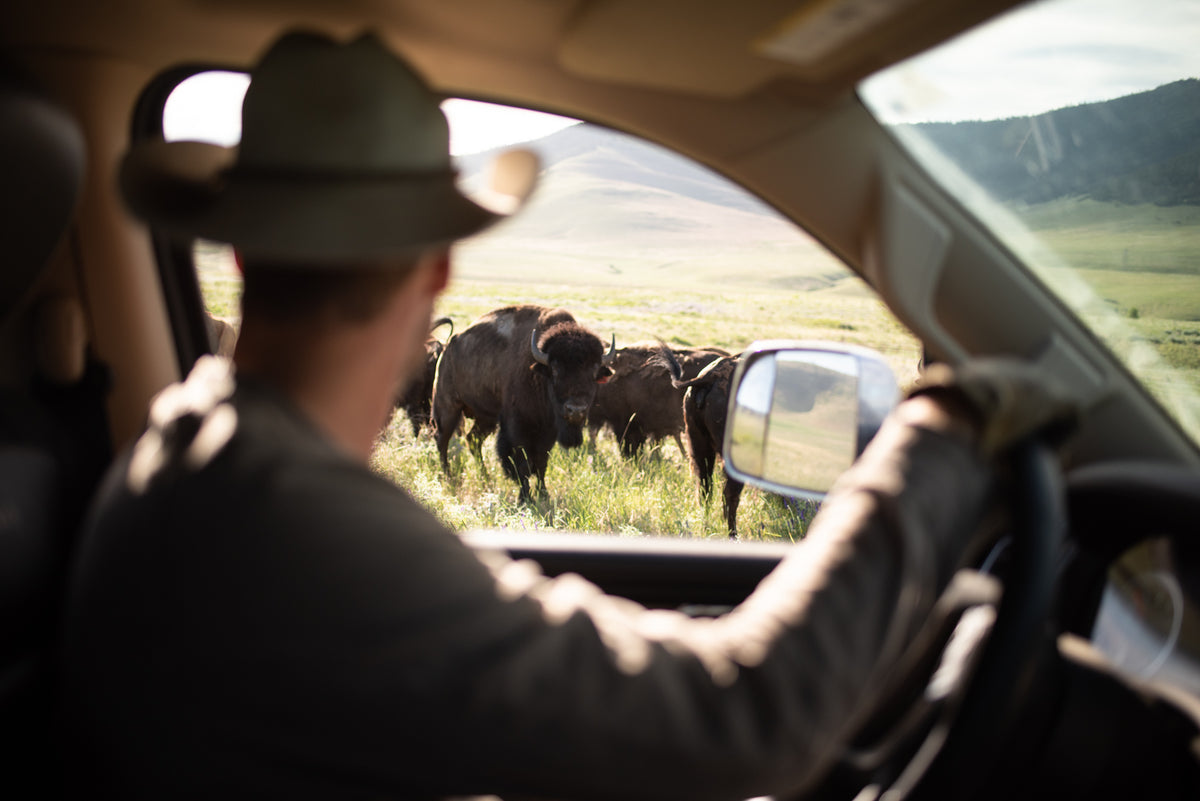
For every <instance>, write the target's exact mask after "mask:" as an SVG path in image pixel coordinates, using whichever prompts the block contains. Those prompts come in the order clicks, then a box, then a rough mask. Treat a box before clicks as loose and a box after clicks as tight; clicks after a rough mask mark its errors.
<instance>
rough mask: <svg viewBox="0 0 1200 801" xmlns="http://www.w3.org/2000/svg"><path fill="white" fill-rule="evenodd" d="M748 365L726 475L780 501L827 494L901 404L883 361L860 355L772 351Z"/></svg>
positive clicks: (832, 349) (737, 393)
mask: <svg viewBox="0 0 1200 801" xmlns="http://www.w3.org/2000/svg"><path fill="white" fill-rule="evenodd" d="M743 359H744V362H743V364H742V366H741V368H740V370H739V374H738V375H737V376H736V377H735V390H734V393H733V395H732V400H731V403H730V415H729V426H728V432H729V433H728V437H727V442H726V448H725V458H726V469H727V470H729V471H730V472H731V473H732V474H733V475H735V476H736V477H737V478H739V479H741V480H743V481H746V482H747V483H751V484H755V485H757V486H760V487H765V488H767V489H772V490H774V491H777V492H781V493H783V494H791V495H802V496H803V495H820V494H823V493H825V492H826V491H827V490H828V489H829V488H830V487H831V486H832V485H833V482H834V481H835V480H836V479H837V477H838V476H840V475H841V474H842V473H843V472H844V471H845V470H846V468H848V467H849V466H850V465H851V464H852V463H853V462H854V460H855V458H857V456H858V454H859V453H861V451H862V448H863V447H865V446H866V443H867V442H868V441H869V440H870V438H871V437H873V436H874V434H875V431H876V430H878V428H879V424H880V423H881V422H882V420H883V417H884V416H886V414H887V413H888V411H890V410H891V408H892V406H893V405H895V402H896V398H897V396H898V390H897V387H896V382H895V378H894V376H893V375H892V372H891V370H890V369H889V368H888V367H887V365H886V364H885V363H884V362H883V361H882V358H875V357H873V356H872V355H871V354H869V353H864V352H860V349H857V348H855V349H851V348H848V347H847V348H839V347H838V346H837V345H834V344H830V345H829V346H823V347H820V348H816V347H803V348H787V347H773V346H769V347H764V348H762V349H760V350H758V351H754V350H753V349H752V350H751V352H750V353H748V354H747V356H744V357H743Z"/></svg>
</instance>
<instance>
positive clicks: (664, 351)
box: [658, 343, 743, 538]
mask: <svg viewBox="0 0 1200 801" xmlns="http://www.w3.org/2000/svg"><path fill="white" fill-rule="evenodd" d="M737 359H738V357H737V356H723V357H721V358H719V359H717V360H716V361H712V362H709V364H708V365H707V366H706V367H705V368H704V369H703V370H701V371H700V373H699V374H698V375H696V377H695V378H690V379H688V378H684V377H683V368H682V366H681V365H680V363H679V361H678V360H677V359H676V358H675V354H674V352H673V351H672V350H671V348H669V347H667V346H666V345H665V344H661V343H660V345H659V349H658V361H659V363H660V364H662V365H665V366H666V368H667V370H668V372H669V373H670V376H671V385H672V386H673V387H675V388H677V389H682V390H683V391H684V392H683V404H682V410H683V426H684V433H685V434H686V435H687V442H688V452H689V454H690V455H691V461H692V470H693V471H694V472H695V474H696V478H697V480H698V481H699V483H700V497H701V498H702V499H703V500H704V502H705V503H707V502H708V499H709V498H710V497H711V496H712V474H713V468H714V467H715V466H716V463H717V456H718V455H720V454H721V449H722V448H723V447H724V443H725V419H726V417H727V415H728V413H729V390H730V387H731V385H732V384H733V372H734V369H735V368H736V367H737ZM723 461H724V460H722V462H723ZM742 486H743V485H742V482H740V481H738V480H736V479H734V478H732V477H731V476H730V475H729V474H728V473H726V474H725V489H724V493H723V498H722V500H723V503H722V509H723V511H724V513H725V523H726V525H727V526H728V528H729V536H730V537H733V538H736V537H737V510H738V504H739V502H740V501H741V497H742Z"/></svg>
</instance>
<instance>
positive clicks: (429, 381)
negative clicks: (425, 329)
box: [396, 317, 454, 437]
mask: <svg viewBox="0 0 1200 801" xmlns="http://www.w3.org/2000/svg"><path fill="white" fill-rule="evenodd" d="M443 325H449V326H450V333H449V334H447V336H446V339H447V341H448V340H450V339H451V338H452V337H453V336H454V321H453V320H451V319H450V318H449V317H439V318H437V319H436V320H434V321H433V323H432V324H431V325H430V326H429V337H428V339H426V340H425V369H424V370H422V371H421V373H420V374H419V375H416V376H413V379H412V381H410V382H409V384H408V385H407V386H406V387H405V388H404V390H403V391H402V392H401V393H400V395H399V396H398V397H397V398H396V408H397V409H403V410H404V412H405V414H407V415H408V421H409V423H411V424H412V432H413V436H414V437H416V436H418V435H419V434H420V433H421V427H422V426H424V425H426V424H429V423H431V419H432V418H431V417H430V412H431V410H432V403H433V380H434V376H435V373H436V371H437V362H438V358H439V357H440V356H441V355H442V350H443V349H444V348H445V346H444V345H443V344H442V342H441V340H439V339H438V338H437V337H435V336H434V335H433V332H434V331H436V330H438V329H439V328H441V327H442V326H443Z"/></svg>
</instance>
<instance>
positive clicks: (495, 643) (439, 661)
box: [260, 421, 991, 801]
mask: <svg viewBox="0 0 1200 801" xmlns="http://www.w3.org/2000/svg"><path fill="white" fill-rule="evenodd" d="M990 486H991V472H990V470H989V468H987V467H986V466H985V465H984V464H983V463H982V462H981V461H980V460H979V458H978V457H977V455H976V454H975V453H974V451H973V450H972V449H971V448H970V447H969V446H968V445H967V444H966V443H964V442H963V441H960V440H959V439H956V438H954V437H952V436H948V435H946V434H943V433H939V432H935V431H930V430H926V429H923V428H921V427H919V426H916V425H912V424H907V423H904V422H901V421H889V423H888V424H886V425H885V426H884V428H883V430H881V432H880V434H879V435H878V436H877V437H876V439H875V441H873V443H872V445H871V446H870V447H869V448H868V450H867V452H866V453H865V454H864V455H863V457H862V458H861V459H860V461H859V463H858V464H857V465H856V466H855V467H854V468H853V469H852V470H851V471H849V472H848V473H847V474H846V475H845V476H844V477H843V479H842V480H841V481H840V482H839V484H838V486H837V487H835V488H834V490H833V492H832V493H831V494H830V495H829V496H828V497H827V499H826V501H825V504H824V506H823V508H822V510H821V512H820V514H819V515H818V516H817V518H816V519H815V520H814V522H813V524H812V527H811V529H810V532H809V535H808V537H807V538H806V539H805V540H804V541H803V542H802V543H801V544H799V545H798V546H797V547H796V549H795V550H794V552H793V553H792V554H791V555H789V556H788V557H787V558H786V559H785V560H784V561H783V562H782V563H781V564H780V565H779V567H778V568H777V569H776V570H775V571H773V573H772V574H771V575H770V576H768V577H767V579H766V580H764V582H763V583H762V584H761V585H760V586H759V587H758V588H757V589H756V590H755V592H754V593H753V594H752V595H751V596H750V597H749V598H747V599H746V601H745V602H744V603H742V604H741V605H740V606H738V607H737V608H736V609H734V610H733V611H732V612H730V613H729V614H727V615H725V616H723V617H721V618H716V619H693V618H689V617H687V616H685V615H682V614H678V613H674V612H669V611H661V610H646V609H644V608H642V607H640V606H639V605H637V604H635V603H632V602H630V601H628V600H625V599H622V598H616V597H611V596H606V595H604V594H603V593H602V592H601V591H600V590H598V589H597V588H596V587H595V586H593V585H592V584H590V583H588V582H587V581H585V580H583V579H582V578H580V577H578V576H572V575H565V576H560V577H557V578H554V579H548V578H546V577H544V576H543V575H542V574H541V573H540V571H539V570H538V569H537V567H536V566H535V565H533V564H531V563H528V562H514V561H512V560H509V559H507V558H505V557H502V556H499V555H497V554H486V553H485V554H476V553H474V552H472V551H471V550H469V549H468V548H466V547H465V546H464V545H463V544H462V542H461V541H460V540H459V539H458V538H457V537H455V536H454V535H453V534H451V533H450V532H448V531H446V530H445V529H444V528H443V527H442V526H440V525H439V524H438V523H437V522H436V521H434V520H433V518H432V517H430V516H429V515H428V514H427V513H425V512H424V511H423V510H421V509H420V508H419V506H418V505H417V504H415V503H414V502H411V501H408V502H407V503H396V502H395V500H394V499H392V500H390V501H389V500H387V498H388V497H390V492H391V490H390V489H389V490H387V491H386V492H385V490H383V489H382V488H367V489H355V488H354V487H353V485H352V483H351V482H348V483H347V487H346V488H344V489H343V491H342V492H341V495H342V496H343V503H342V504H340V505H339V507H338V510H339V511H338V512H337V516H338V520H337V523H336V525H337V528H338V530H339V532H341V534H342V535H343V536H341V537H340V538H339V539H338V540H337V541H336V542H334V543H330V542H328V541H327V540H326V538H325V537H323V536H321V535H320V534H314V535H302V536H300V537H299V538H298V542H297V541H293V542H291V543H290V545H291V553H292V555H291V556H289V557H287V558H288V559H290V560H293V562H294V564H290V565H289V569H288V570H287V571H285V573H286V574H287V575H289V576H291V577H292V578H291V579H289V580H290V581H293V582H296V583H295V584H294V585H293V586H290V587H280V591H281V593H282V595H281V597H290V596H292V595H294V594H296V593H301V594H305V591H307V593H306V595H307V599H306V600H303V601H301V602H300V606H301V608H299V609H297V608H296V607H295V605H294V604H293V603H292V602H289V606H288V614H287V619H288V620H304V621H306V622H305V624H304V626H305V628H304V629H303V630H297V631H290V632H288V633H286V634H285V633H276V636H279V637H281V643H282V647H279V648H278V649H277V650H276V651H275V656H276V658H277V659H280V660H282V661H284V662H287V663H289V664H291V665H293V667H292V670H293V671H294V672H295V674H296V675H294V676H293V677H290V678H289V679H288V680H287V681H286V682H283V683H282V684H281V685H278V686H276V687H275V689H274V694H276V695H277V697H271V698H266V699H260V700H262V702H263V703H264V704H266V706H267V708H269V709H272V710H274V711H275V713H279V710H280V709H286V710H287V712H286V713H285V714H284V720H285V721H286V722H285V723H282V724H281V723H278V722H277V723H276V724H275V725H277V726H278V725H286V726H296V727H300V728H301V729H307V728H312V727H314V726H318V727H319V729H320V730H319V731H315V732H310V733H309V736H311V737H312V741H313V743H314V745H316V744H317V743H319V747H315V748H314V750H313V752H312V756H314V758H315V756H316V755H317V754H319V755H320V759H321V760H323V761H331V760H332V761H334V762H336V763H339V765H338V769H339V770H359V771H360V772H362V771H365V772H366V774H367V775H370V776H373V777H374V781H377V782H378V785H379V787H380V788H390V789H392V790H399V789H403V790H404V791H405V792H410V793H413V792H420V793H429V794H433V795H466V794H472V793H499V794H500V795H505V794H519V795H535V796H539V797H564V798H565V797H569V798H604V797H609V798H611V797H622V798H629V799H638V798H646V799H654V800H655V801H662V799H670V798H680V799H692V800H695V799H708V798H713V799H718V798H725V799H734V798H749V797H753V796H760V795H766V794H782V793H787V792H790V791H793V790H795V789H796V788H799V787H801V786H803V785H804V783H805V782H806V781H809V780H810V779H811V778H812V777H814V776H816V775H818V774H819V773H820V772H821V771H822V770H823V769H824V768H825V767H827V766H828V765H829V764H830V760H831V759H832V758H833V756H834V755H836V753H837V751H838V749H839V748H840V747H841V746H842V745H843V744H844V743H845V742H846V741H847V738H848V737H849V736H850V734H851V733H852V731H853V727H854V726H855V725H856V723H858V722H861V720H862V718H863V716H864V715H865V714H866V713H867V712H868V711H869V710H870V708H871V705H872V703H873V701H874V700H875V695H874V693H875V692H877V688H878V687H879V685H880V684H881V681H880V678H881V676H882V675H883V672H884V671H886V670H887V668H888V665H889V663H890V662H891V660H893V659H894V658H895V657H896V656H897V655H898V654H899V652H900V650H901V649H902V648H903V647H904V646H905V645H906V644H907V643H908V642H909V641H910V640H911V638H912V637H913V636H914V635H915V634H916V632H917V631H918V629H919V627H920V624H921V623H922V621H923V620H924V619H925V617H926V615H927V613H928V611H929V609H930V607H931V606H932V604H933V602H934V600H935V599H936V597H937V595H938V593H939V592H940V590H941V589H942V588H943V587H944V586H945V584H946V583H947V581H948V580H949V577H950V575H951V574H952V572H953V570H954V568H955V567H956V566H957V565H958V564H959V562H960V561H961V560H962V558H963V554H964V552H965V550H966V548H967V545H968V542H969V540H970V537H971V535H972V534H973V533H974V532H975V531H976V529H977V526H978V523H979V521H980V519H981V516H982V513H983V511H984V509H985V506H986V501H987V498H988V496H989V492H990ZM326 489H328V487H326ZM356 493H357V494H359V495H361V497H355V496H356ZM295 512H296V514H298V515H301V516H305V517H307V516H309V515H313V514H325V513H322V512H320V511H319V510H316V509H306V508H304V506H303V504H300V505H298V506H297V508H296V509H295ZM305 523H306V527H305V530H308V529H312V530H319V529H321V528H322V526H317V527H315V528H314V527H312V525H311V524H312V520H311V519H308V520H306V521H305ZM297 529H298V530H299V529H300V526H299V525H297ZM306 537H311V538H313V539H312V540H311V541H309V540H307V539H306ZM333 545H336V548H335V547H332V546H333ZM310 561H313V562H315V563H314V564H310ZM298 575H301V576H307V577H308V579H309V581H308V583H307V584H306V582H305V581H303V580H300V581H298V582H297V581H296V578H295V577H296V576H298ZM292 625H297V624H290V623H288V624H284V626H285V628H287V627H289V626H292ZM276 645H280V643H276ZM275 668H279V666H278V665H276V666H275ZM268 695H272V694H271V693H268ZM296 697H302V698H305V699H310V700H309V701H307V702H306V703H305V704H299V705H297V704H295V703H294V702H292V701H289V699H293V701H294V699H295V698H296ZM322 732H324V736H322Z"/></svg>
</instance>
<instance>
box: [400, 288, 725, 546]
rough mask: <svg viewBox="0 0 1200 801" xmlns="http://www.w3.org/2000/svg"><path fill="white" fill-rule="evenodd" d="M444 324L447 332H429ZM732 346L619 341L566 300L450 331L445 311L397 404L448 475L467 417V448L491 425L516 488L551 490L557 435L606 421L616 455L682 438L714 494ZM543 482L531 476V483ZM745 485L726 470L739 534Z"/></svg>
mask: <svg viewBox="0 0 1200 801" xmlns="http://www.w3.org/2000/svg"><path fill="white" fill-rule="evenodd" d="M442 326H449V330H450V333H449V335H447V336H446V338H445V340H444V341H443V340H440V339H438V338H437V337H435V336H434V332H435V331H436V330H437V329H438V328H440V327H442ZM736 363H737V357H736V356H735V355H733V354H730V353H729V352H727V351H724V350H721V349H719V348H692V347H688V348H679V347H675V348H672V347H668V346H667V345H665V344H663V343H661V342H657V341H656V342H638V343H634V344H631V345H628V346H626V347H623V348H617V347H616V338H615V336H613V337H610V339H609V341H608V342H607V343H606V342H604V341H603V340H602V339H601V338H600V337H598V336H597V335H596V334H594V333H592V332H591V331H589V330H587V329H586V328H584V327H583V326H582V325H580V323H579V322H578V321H577V320H576V319H575V318H574V317H573V316H572V315H571V313H570V312H568V311H567V310H566V309H555V308H547V307H543V306H533V305H525V306H507V307H504V308H500V309H495V310H493V311H490V312H488V313H487V314H484V315H483V316H482V317H480V318H479V319H477V320H475V321H474V322H473V323H471V325H469V326H467V327H466V328H465V329H464V330H462V331H460V332H458V333H454V332H453V323H452V322H451V321H450V319H449V318H446V317H443V318H439V319H438V320H436V321H435V322H434V323H433V326H432V327H431V329H430V335H429V339H428V340H427V342H426V370H425V371H424V373H423V374H421V375H419V376H417V377H415V379H414V380H413V382H412V384H411V385H410V386H408V387H407V388H406V389H405V392H404V394H403V395H402V396H401V397H400V398H398V399H397V403H396V406H397V408H402V409H404V410H405V412H406V413H407V415H408V418H409V421H410V423H411V425H412V428H413V434H414V436H415V435H417V434H419V432H420V430H421V428H422V427H424V426H426V425H428V426H430V427H431V428H432V430H433V436H434V438H435V440H436V442H437V449H438V457H439V459H440V461H441V465H442V470H443V471H444V472H446V473H447V474H449V472H450V464H449V458H448V449H449V444H450V441H451V439H452V438H453V437H454V436H455V435H456V434H457V433H458V432H459V429H460V428H461V427H464V423H465V421H466V420H470V421H471V422H470V428H469V430H467V431H466V433H465V439H466V443H467V447H468V449H469V450H470V452H471V453H472V454H473V455H474V456H475V458H476V459H477V460H478V461H480V462H482V459H483V456H482V447H483V442H484V440H485V439H486V438H487V437H488V436H489V435H491V434H493V433H494V434H496V445H495V447H496V455H497V456H498V457H499V460H500V464H501V466H502V468H503V470H504V473H505V475H507V476H508V477H509V478H510V479H512V480H513V481H515V482H516V483H517V485H518V486H519V487H520V499H521V501H522V502H528V501H531V500H532V499H533V496H534V493H535V492H537V493H539V494H544V493H545V489H546V467H547V464H548V461H549V456H550V451H551V450H552V449H553V448H554V445H555V444H556V443H557V444H558V445H560V446H562V447H564V448H573V447H577V446H579V445H581V444H582V443H583V437H584V429H585V428H586V429H587V432H588V435H589V436H590V438H591V440H592V442H593V443H594V442H595V438H596V435H597V434H598V433H599V431H600V430H601V429H605V428H607V429H609V430H610V431H611V432H612V434H613V436H614V437H615V438H616V440H617V443H618V445H619V447H620V451H621V454H622V455H623V456H625V457H629V458H633V457H635V456H637V455H638V454H639V453H640V452H641V450H642V448H643V447H644V446H645V445H646V443H647V442H648V441H654V442H657V441H659V440H663V439H666V438H668V437H669V438H672V439H674V440H675V442H676V444H677V445H678V446H679V448H680V451H681V452H683V451H684V446H683V443H682V439H681V437H686V438H687V442H688V445H687V449H686V453H687V454H689V455H690V461H691V464H692V468H693V470H694V472H695V474H696V478H697V481H698V485H699V490H700V493H701V497H702V498H703V499H704V500H705V501H706V502H707V500H708V498H709V497H710V496H711V494H712V487H713V472H714V469H715V466H716V462H717V455H718V454H719V453H720V452H721V444H722V441H723V439H724V436H725V410H726V403H727V399H728V393H729V386H730V383H731V381H732V379H733V371H734V367H735V366H736ZM534 482H536V487H534V486H533V484H534ZM741 490H742V485H741V484H740V483H739V482H737V481H734V480H732V479H728V478H727V479H726V482H725V490H724V504H723V507H724V517H725V520H726V523H727V525H728V528H729V535H730V536H731V537H734V536H736V535H737V507H738V499H739V497H740V495H741Z"/></svg>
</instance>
